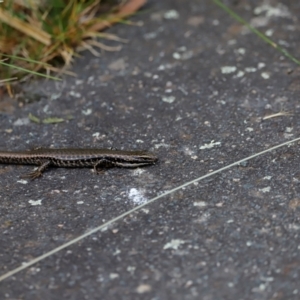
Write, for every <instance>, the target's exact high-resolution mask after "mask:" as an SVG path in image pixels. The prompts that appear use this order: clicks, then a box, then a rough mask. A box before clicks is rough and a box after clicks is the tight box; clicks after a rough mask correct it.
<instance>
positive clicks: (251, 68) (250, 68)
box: [245, 67, 257, 73]
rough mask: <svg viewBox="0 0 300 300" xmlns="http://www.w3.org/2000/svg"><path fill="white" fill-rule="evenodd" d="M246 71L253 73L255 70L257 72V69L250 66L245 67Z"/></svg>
mask: <svg viewBox="0 0 300 300" xmlns="http://www.w3.org/2000/svg"><path fill="white" fill-rule="evenodd" d="M245 71H246V72H247V73H253V72H256V71H257V69H256V68H254V67H248V68H245Z"/></svg>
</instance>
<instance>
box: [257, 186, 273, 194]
mask: <svg viewBox="0 0 300 300" xmlns="http://www.w3.org/2000/svg"><path fill="white" fill-rule="evenodd" d="M259 191H261V192H263V193H269V192H270V191H271V187H270V186H267V187H265V188H262V189H259Z"/></svg>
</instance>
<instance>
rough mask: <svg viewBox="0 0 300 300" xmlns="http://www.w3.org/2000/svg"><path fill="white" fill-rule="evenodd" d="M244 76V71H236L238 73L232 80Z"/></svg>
mask: <svg viewBox="0 0 300 300" xmlns="http://www.w3.org/2000/svg"><path fill="white" fill-rule="evenodd" d="M244 75H245V72H244V71H238V73H237V74H236V75H235V76H234V78H240V77H243V76H244Z"/></svg>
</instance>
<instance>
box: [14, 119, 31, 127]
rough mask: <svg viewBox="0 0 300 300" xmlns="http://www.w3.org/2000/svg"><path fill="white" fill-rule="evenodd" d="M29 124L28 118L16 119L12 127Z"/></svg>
mask: <svg viewBox="0 0 300 300" xmlns="http://www.w3.org/2000/svg"><path fill="white" fill-rule="evenodd" d="M29 123H30V121H29V119H28V118H22V119H18V120H16V121H15V122H14V126H23V125H28V124H29Z"/></svg>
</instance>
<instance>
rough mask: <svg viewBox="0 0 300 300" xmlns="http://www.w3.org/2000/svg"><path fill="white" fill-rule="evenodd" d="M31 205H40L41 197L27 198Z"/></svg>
mask: <svg viewBox="0 0 300 300" xmlns="http://www.w3.org/2000/svg"><path fill="white" fill-rule="evenodd" d="M28 202H29V203H30V204H31V205H32V206H36V205H42V199H40V200H29V201H28Z"/></svg>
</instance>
